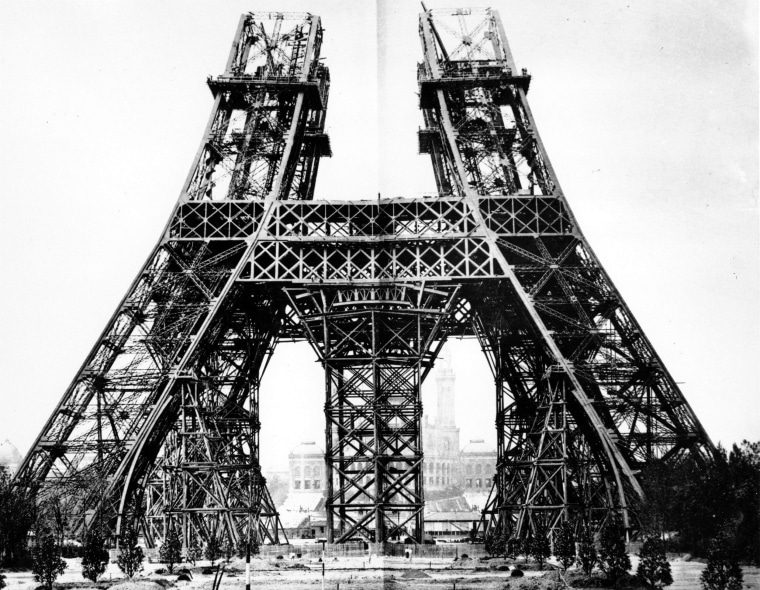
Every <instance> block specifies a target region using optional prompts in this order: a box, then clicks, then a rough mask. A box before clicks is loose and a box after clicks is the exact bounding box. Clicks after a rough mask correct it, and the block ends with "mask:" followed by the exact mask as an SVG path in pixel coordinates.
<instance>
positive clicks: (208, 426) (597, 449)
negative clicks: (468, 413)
mask: <svg viewBox="0 0 760 590" xmlns="http://www.w3.org/2000/svg"><path fill="white" fill-rule="evenodd" d="M321 38H322V29H321V26H320V20H319V18H318V17H316V16H313V15H308V14H281V13H270V14H247V15H244V16H243V17H242V18H241V21H240V25H239V27H238V31H237V34H236V37H235V41H234V43H233V47H232V51H231V54H230V57H229V60H228V62H227V67H226V70H225V73H224V74H223V75H221V76H218V77H216V78H211V79H209V86H210V87H211V90H212V92H213V95H214V106H213V109H212V115H211V118H210V120H209V123H208V125H207V127H206V130H205V132H204V136H203V140H202V143H201V147H200V150H199V152H198V154H197V156H196V158H195V161H194V163H193V166H192V169H191V172H190V174H189V176H188V179H187V181H186V183H185V185H184V188H183V191H182V194H181V196H180V199H179V201H178V203H177V205H176V208H175V210H174V212H173V214H172V216H171V219H170V221H169V223H168V225H167V227H166V230H165V232H164V234H163V236H162V238H161V240H160V241H159V244H158V245H157V246H156V248H155V250H154V251H153V253H152V254H151V255H150V257H149V258H148V260H147V262H146V264H145V266H144V267H143V269H142V270H141V272H140V273H139V275H138V276H137V278H136V279H135V281H134V283H133V285H132V286H131V288H130V289H129V291H128V293H127V295H126V297H125V298H124V300H123V301H122V303H121V304H120V306H119V308H118V309H117V311H116V313H115V314H114V316H113V318H112V319H111V321H110V323H109V324H108V326H107V327H106V329H105V330H104V332H103V334H102V336H101V337H100V339H99V340H98V342H97V344H96V345H95V347H94V348H93V350H92V352H91V353H90V355H89V357H88V358H87V359H86V361H85V363H84V364H83V365H82V367H81V369H80V370H79V372H78V373H77V376H76V377H75V379H74V381H73V382H72V384H71V385H70V387H69V388H68V390H67V391H66V393H65V394H64V396H63V399H62V400H61V402H60V404H59V405H58V407H57V408H56V409H55V411H54V413H53V415H52V416H51V418H50V419H49V421H48V422H47V424H46V425H45V427H44V428H43V431H42V433H41V434H40V436H39V437H38V439H37V441H36V443H35V445H34V446H33V448H32V450H31V451H30V453H29V455H28V456H27V457H26V459H25V461H24V463H23V465H22V468H21V469H20V471H19V473H18V475H17V480H18V481H19V482H21V483H24V484H25V485H28V486H29V487H30V488H32V489H35V490H38V491H39V493H40V494H41V496H42V497H44V496H45V495H50V494H57V493H61V492H62V491H70V492H71V493H72V494H74V492H75V497H76V498H78V504H77V514H78V515H79V521H78V522H79V526H82V527H86V526H90V525H91V523H92V522H93V520H94V519H96V518H100V521H101V522H102V523H106V525H107V526H111V527H114V528H116V529H118V527H119V526H120V523H121V522H122V521H123V520H124V519H125V518H139V519H140V520H141V523H142V525H143V531H144V532H145V534H146V536H147V538H149V539H155V538H158V537H162V536H163V535H165V534H166V530H167V527H171V526H181V527H182V531H183V534H184V535H185V536H186V539H189V537H190V536H191V535H200V536H201V537H204V538H208V537H209V536H211V535H226V536H228V537H230V538H232V539H233V540H240V539H241V538H243V537H244V536H245V535H249V534H258V535H259V536H260V537H263V538H265V539H267V540H269V541H270V542H277V541H278V540H280V538H281V537H280V536H279V533H278V525H277V514H276V510H275V509H274V506H273V504H272V502H271V498H270V497H269V495H268V492H267V490H266V484H265V481H264V479H263V477H262V476H261V471H260V467H259V445H258V431H259V417H258V393H259V383H260V380H261V376H262V374H263V371H264V369H265V368H266V365H267V361H268V360H269V358H270V357H271V355H272V353H273V352H274V350H275V347H276V344H277V342H278V340H279V339H280V338H282V337H287V338H290V339H301V340H306V341H308V342H309V343H310V345H311V346H312V347H313V349H314V350H315V351H316V353H317V355H318V357H319V359H320V360H321V362H322V364H323V366H324V370H325V388H326V397H325V416H326V421H327V428H326V452H325V463H326V468H327V474H328V476H327V502H326V507H327V512H328V540H329V541H330V542H343V541H347V540H351V539H356V538H362V539H365V540H369V541H385V540H388V539H389V538H391V537H393V536H395V535H396V534H397V533H401V532H403V533H406V534H408V535H410V536H411V537H412V538H413V539H415V540H417V541H418V542H419V541H421V540H422V539H423V534H424V530H423V518H422V511H423V506H424V486H423V478H422V462H423V460H424V455H423V449H422V439H421V436H420V426H421V424H420V421H421V416H422V407H421V402H420V386H421V383H422V381H423V380H424V378H425V376H426V375H427V374H428V372H429V371H430V369H431V367H432V366H433V364H434V362H435V359H436V356H437V354H438V352H439V351H440V349H441V347H442V346H443V344H444V343H445V341H446V339H447V338H448V337H449V336H457V337H471V338H477V339H478V341H479V342H480V345H481V347H482V349H483V350H484V352H485V354H486V357H487V359H488V362H489V364H490V367H491V370H492V372H493V377H494V381H495V384H496V408H497V412H496V430H497V440H498V449H497V452H498V463H497V474H496V475H495V478H494V481H495V484H494V488H493V490H492V492H491V498H490V500H489V503H488V505H487V507H486V509H485V511H484V516H485V517H486V520H487V526H489V527H500V528H501V529H504V530H506V531H508V532H509V534H511V535H513V536H524V535H527V534H529V533H530V532H532V531H537V530H549V531H551V530H552V529H553V528H554V527H555V525H557V523H559V522H560V521H563V520H571V521H575V522H579V523H580V522H585V523H587V524H593V525H599V524H600V523H602V522H604V521H605V519H608V518H609V517H610V516H611V515H616V516H619V517H621V518H622V519H623V520H624V522H625V524H626V525H627V526H629V527H635V518H634V517H635V506H636V503H637V501H638V500H639V499H640V498H641V497H642V489H641V485H640V482H639V480H638V479H637V474H638V472H639V470H640V469H641V467H642V466H644V465H646V463H647V462H649V461H652V460H655V459H657V460H665V461H676V460H678V458H679V457H682V456H683V455H685V454H687V453H691V454H693V455H694V456H696V457H698V458H701V459H703V460H710V459H711V458H712V456H713V455H714V447H713V445H712V443H711V442H710V439H709V437H708V436H707V434H706V433H705V431H704V429H703V427H702V426H701V424H700V423H699V421H698V420H697V418H696V417H695V415H694V413H693V411H692V410H691V408H690V407H689V404H688V403H687V402H686V400H685V398H684V396H683V395H682V393H681V392H680V391H679V389H678V386H677V385H676V383H675V381H674V380H673V378H672V377H671V375H670V374H669V373H668V372H667V370H666V369H665V367H664V366H663V364H662V362H661V361H660V359H659V357H658V356H657V355H656V353H655V351H654V350H653V348H652V346H651V344H650V343H649V341H648V340H647V338H646V336H645V335H644V333H643V331H642V330H641V328H640V326H639V325H638V323H637V322H636V320H635V319H634V317H633V315H632V314H631V312H630V310H629V309H628V307H627V306H626V304H625V302H624V301H623V299H622V298H621V296H620V294H619V293H618V291H617V290H616V289H615V287H614V285H613V284H612V282H611V281H610V279H609V277H608V276H607V274H606V273H605V271H604V269H603V268H602V266H601V264H600V263H599V261H598V260H597V258H596V256H595V255H594V253H593V251H592V250H591V248H590V247H589V245H588V243H587V241H586V239H585V238H584V236H583V234H582V233H581V231H580V229H579V227H578V224H577V223H576V220H575V218H574V216H573V214H572V212H571V211H570V209H569V207H568V204H567V201H566V199H565V196H564V195H563V193H562V190H561V188H560V186H559V182H558V181H557V178H556V175H555V173H554V170H553V168H552V166H551V164H550V162H549V159H548V156H547V154H546V151H545V149H544V146H543V144H542V142H541V139H540V137H539V135H538V132H537V129H536V125H535V122H534V120H533V116H532V114H531V111H530V108H529V106H528V103H527V100H526V93H527V90H528V86H529V84H530V76H529V75H528V74H527V72H526V71H525V70H518V69H517V67H516V66H515V63H514V60H513V58H512V54H511V52H510V49H509V46H508V44H507V39H506V35H505V33H504V30H503V28H502V24H501V21H500V19H499V16H498V13H497V12H496V11H495V10H491V9H484V10H476V9H461V10H455V11H445V10H430V11H426V12H424V13H423V14H422V15H421V16H420V39H421V41H422V47H423V54H424V61H423V62H422V63H421V64H419V67H418V78H419V88H420V108H421V110H422V113H423V118H424V127H423V128H421V129H420V131H419V134H418V135H419V149H420V152H421V153H424V154H429V155H430V158H431V161H432V164H433V171H434V174H435V180H436V184H437V187H438V193H439V194H438V196H437V197H435V198H422V199H403V198H399V199H384V200H377V201H351V202H346V201H342V202H338V201H318V200H313V194H314V183H315V178H316V173H317V169H318V165H319V160H320V157H323V156H329V155H331V154H330V144H329V140H328V138H327V136H326V135H325V133H324V122H325V112H326V107H327V98H328V91H329V74H328V71H327V68H325V67H323V66H322V65H320V62H319V61H318V60H319V50H320V44H321Z"/></svg>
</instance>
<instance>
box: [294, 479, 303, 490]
mask: <svg viewBox="0 0 760 590" xmlns="http://www.w3.org/2000/svg"><path fill="white" fill-rule="evenodd" d="M293 489H295V490H300V489H301V482H300V481H299V480H295V481H294V482H293Z"/></svg>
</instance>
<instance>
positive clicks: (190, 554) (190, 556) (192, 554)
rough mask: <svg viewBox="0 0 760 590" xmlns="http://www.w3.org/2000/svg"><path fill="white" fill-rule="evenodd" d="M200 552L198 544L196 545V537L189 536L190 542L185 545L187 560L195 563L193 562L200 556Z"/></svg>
mask: <svg viewBox="0 0 760 590" xmlns="http://www.w3.org/2000/svg"><path fill="white" fill-rule="evenodd" d="M202 554H203V553H202V551H201V548H200V545H198V537H196V536H195V535H192V536H191V537H190V544H189V545H188V547H187V560H188V561H189V562H191V563H192V564H193V565H195V562H196V561H198V560H199V559H200V558H201V555H202Z"/></svg>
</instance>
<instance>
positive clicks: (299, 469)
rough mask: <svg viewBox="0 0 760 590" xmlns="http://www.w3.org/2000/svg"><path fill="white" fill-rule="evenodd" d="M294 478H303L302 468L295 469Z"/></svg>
mask: <svg viewBox="0 0 760 590" xmlns="http://www.w3.org/2000/svg"><path fill="white" fill-rule="evenodd" d="M293 477H295V478H296V479H298V478H299V477H301V468H300V467H294V468H293Z"/></svg>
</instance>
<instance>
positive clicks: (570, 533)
mask: <svg viewBox="0 0 760 590" xmlns="http://www.w3.org/2000/svg"><path fill="white" fill-rule="evenodd" d="M554 555H555V556H556V557H557V559H558V560H559V562H560V563H561V564H562V567H563V568H564V569H565V570H567V568H568V567H570V566H571V565H572V564H573V562H574V561H575V531H574V530H573V525H571V524H570V523H569V522H563V523H561V524H560V525H559V527H558V528H557V534H556V536H555V538H554Z"/></svg>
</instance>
